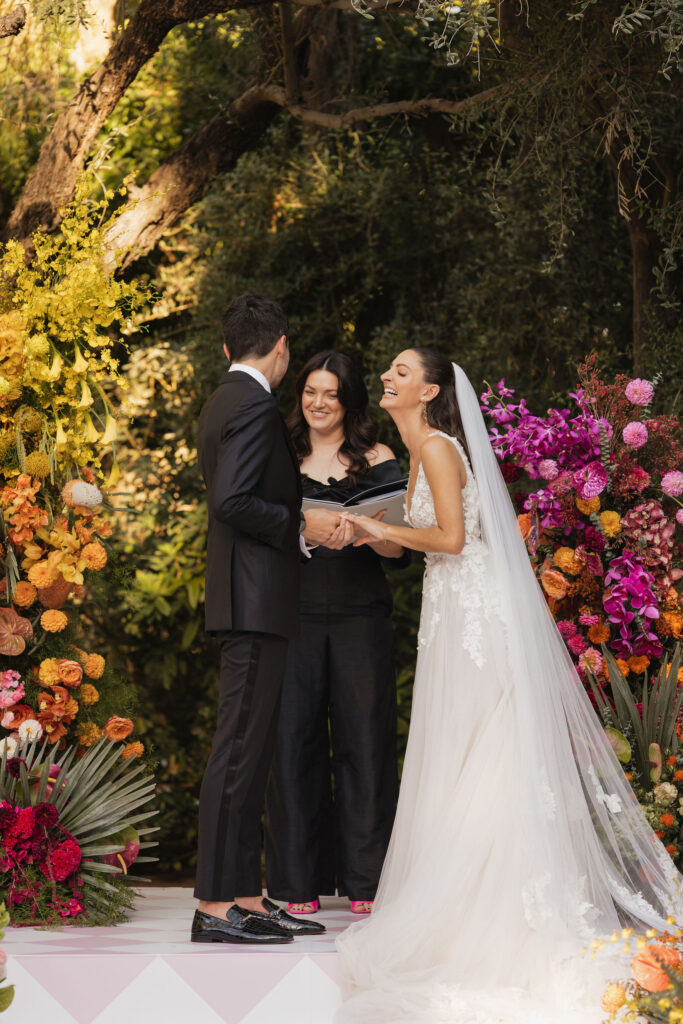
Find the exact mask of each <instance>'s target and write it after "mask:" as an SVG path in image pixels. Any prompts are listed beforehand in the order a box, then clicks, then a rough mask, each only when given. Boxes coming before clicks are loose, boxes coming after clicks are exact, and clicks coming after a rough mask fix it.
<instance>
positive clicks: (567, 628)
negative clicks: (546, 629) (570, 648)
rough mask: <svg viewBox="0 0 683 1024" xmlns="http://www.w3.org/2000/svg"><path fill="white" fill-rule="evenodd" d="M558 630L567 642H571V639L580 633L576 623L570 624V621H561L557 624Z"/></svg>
mask: <svg viewBox="0 0 683 1024" xmlns="http://www.w3.org/2000/svg"><path fill="white" fill-rule="evenodd" d="M557 628H558V629H559V631H560V633H561V635H562V636H563V637H564V639H565V640H569V638H570V637H572V636H576V634H577V633H578V632H579V631H578V629H577V628H576V626H575V625H574V623H573V622H570V621H569V619H561V620H560V622H558V623H557Z"/></svg>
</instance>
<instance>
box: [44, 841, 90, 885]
mask: <svg viewBox="0 0 683 1024" xmlns="http://www.w3.org/2000/svg"><path fill="white" fill-rule="evenodd" d="M80 863H81V848H80V846H79V845H78V843H77V842H76V841H75V839H66V840H65V841H64V842H63V843H60V844H59V846H56V847H55V848H54V850H53V851H52V853H51V855H50V866H51V867H52V873H53V875H54V877H55V880H56V881H57V882H63V881H64V879H65V878H68V877H69V875H73V873H74V871H76V869H77V868H78V865H79V864H80ZM45 873H46V874H47V872H45Z"/></svg>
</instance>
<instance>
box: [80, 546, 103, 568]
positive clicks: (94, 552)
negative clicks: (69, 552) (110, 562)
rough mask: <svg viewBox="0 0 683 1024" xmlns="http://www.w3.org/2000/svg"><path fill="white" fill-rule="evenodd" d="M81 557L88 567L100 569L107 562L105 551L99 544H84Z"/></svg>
mask: <svg viewBox="0 0 683 1024" xmlns="http://www.w3.org/2000/svg"><path fill="white" fill-rule="evenodd" d="M81 557H82V558H83V561H84V562H85V564H86V566H87V567H88V569H102V568H104V566H105V565H106V564H107V552H106V551H105V549H104V548H103V547H102V545H101V544H86V545H85V547H84V548H83V550H82V551H81Z"/></svg>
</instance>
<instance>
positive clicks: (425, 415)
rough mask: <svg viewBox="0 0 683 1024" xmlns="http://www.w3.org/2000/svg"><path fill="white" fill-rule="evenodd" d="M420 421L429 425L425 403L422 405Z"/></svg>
mask: <svg viewBox="0 0 683 1024" xmlns="http://www.w3.org/2000/svg"><path fill="white" fill-rule="evenodd" d="M422 419H423V420H424V421H425V423H426V424H427V425H429V420H428V419H427V403H426V402H423V403H422Z"/></svg>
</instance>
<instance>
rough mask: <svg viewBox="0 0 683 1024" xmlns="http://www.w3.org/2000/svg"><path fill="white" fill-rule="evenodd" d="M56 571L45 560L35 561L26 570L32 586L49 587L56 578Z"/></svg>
mask: <svg viewBox="0 0 683 1024" xmlns="http://www.w3.org/2000/svg"><path fill="white" fill-rule="evenodd" d="M57 576H58V573H57V570H56V569H53V567H52V566H51V565H48V563H47V562H37V563H36V564H35V565H32V566H31V568H30V569H29V571H28V578H29V580H30V581H31V583H32V584H33V586H34V587H38V589H39V590H40V588H41V587H49V586H50V584H51V583H54V582H55V580H56V579H57Z"/></svg>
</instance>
